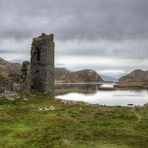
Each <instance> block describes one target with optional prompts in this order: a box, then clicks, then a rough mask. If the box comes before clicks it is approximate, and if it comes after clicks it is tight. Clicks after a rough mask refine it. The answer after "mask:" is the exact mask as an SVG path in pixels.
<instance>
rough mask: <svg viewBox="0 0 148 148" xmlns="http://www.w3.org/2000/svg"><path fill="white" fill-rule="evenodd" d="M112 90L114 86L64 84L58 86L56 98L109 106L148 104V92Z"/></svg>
mask: <svg viewBox="0 0 148 148" xmlns="http://www.w3.org/2000/svg"><path fill="white" fill-rule="evenodd" d="M102 88H105V89H102ZM106 88H107V89H106ZM112 88H113V85H112V84H104V85H102V86H100V84H64V85H59V86H58V89H57V94H56V98H60V99H63V100H74V101H84V102H88V103H91V104H100V105H108V106H114V105H120V106H127V104H134V105H141V106H142V105H144V104H145V103H147V102H148V90H139V89H138V90H136V89H135V90H133V89H131V90H119V89H112Z"/></svg>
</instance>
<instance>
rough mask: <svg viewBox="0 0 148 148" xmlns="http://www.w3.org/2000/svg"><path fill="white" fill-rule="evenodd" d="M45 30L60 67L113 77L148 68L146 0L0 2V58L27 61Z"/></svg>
mask: <svg viewBox="0 0 148 148" xmlns="http://www.w3.org/2000/svg"><path fill="white" fill-rule="evenodd" d="M42 32H45V33H47V34H50V33H54V35H55V45H56V46H55V52H56V55H55V57H56V61H55V62H56V66H62V67H67V68H69V69H71V70H76V69H83V68H91V69H95V70H97V71H98V72H101V73H103V74H105V75H111V76H119V75H120V74H124V73H126V72H129V71H131V70H133V69H137V68H141V69H148V0H57V1H56V0H1V1H0V57H2V58H5V59H6V60H13V61H16V60H21V61H22V60H29V59H30V46H31V40H32V38H33V37H36V36H39V35H40V34H41V33H42Z"/></svg>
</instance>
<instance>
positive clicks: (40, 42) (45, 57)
mask: <svg viewBox="0 0 148 148" xmlns="http://www.w3.org/2000/svg"><path fill="white" fill-rule="evenodd" d="M31 89H32V90H34V91H39V92H46V93H51V94H52V95H53V94H54V36H53V34H50V35H46V34H44V33H42V35H41V36H39V37H37V38H34V39H33V41H32V47H31Z"/></svg>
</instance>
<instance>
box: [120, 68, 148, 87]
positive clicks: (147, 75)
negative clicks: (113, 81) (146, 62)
mask: <svg viewBox="0 0 148 148" xmlns="http://www.w3.org/2000/svg"><path fill="white" fill-rule="evenodd" d="M119 84H120V85H121V86H137V87H146V88H147V87H148V71H143V70H140V69H136V70H134V71H132V72H131V73H129V74H127V75H125V76H122V77H121V78H120V79H119Z"/></svg>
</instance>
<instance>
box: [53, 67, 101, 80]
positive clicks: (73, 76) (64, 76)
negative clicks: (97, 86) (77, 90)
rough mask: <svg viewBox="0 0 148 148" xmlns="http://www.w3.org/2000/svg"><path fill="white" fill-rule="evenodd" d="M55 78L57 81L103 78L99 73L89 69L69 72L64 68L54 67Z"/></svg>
mask: <svg viewBox="0 0 148 148" xmlns="http://www.w3.org/2000/svg"><path fill="white" fill-rule="evenodd" d="M55 78H56V80H57V82H73V83H76V82H102V81H103V79H102V78H101V77H100V76H99V74H98V73H97V72H96V71H94V70H90V69H84V70H80V71H75V72H70V71H69V70H67V69H65V68H56V69H55Z"/></svg>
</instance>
